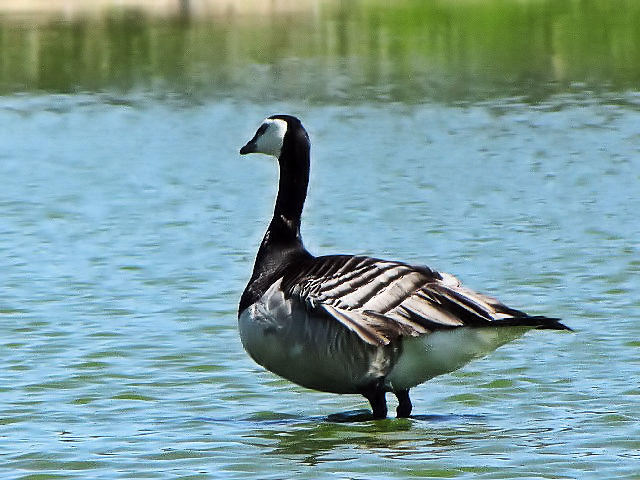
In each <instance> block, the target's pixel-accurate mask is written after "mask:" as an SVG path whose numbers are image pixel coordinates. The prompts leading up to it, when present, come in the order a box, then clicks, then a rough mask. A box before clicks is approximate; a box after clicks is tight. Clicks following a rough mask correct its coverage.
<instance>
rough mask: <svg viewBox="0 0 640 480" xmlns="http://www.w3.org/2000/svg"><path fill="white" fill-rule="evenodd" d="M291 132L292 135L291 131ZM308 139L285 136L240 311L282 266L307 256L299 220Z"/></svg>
mask: <svg viewBox="0 0 640 480" xmlns="http://www.w3.org/2000/svg"><path fill="white" fill-rule="evenodd" d="M291 133H294V132H291ZM309 150H310V145H309V139H308V137H307V134H306V132H305V131H304V130H302V129H301V131H300V132H297V134H294V135H287V137H285V141H284V144H283V146H282V151H281V154H280V158H278V163H279V164H280V182H279V187H278V197H277V198H276V206H275V208H274V211H273V218H272V219H271V223H270V224H269V228H268V229H267V232H266V233H265V235H264V238H263V239H262V243H261V244H260V249H259V250H258V255H257V257H256V263H255V265H254V266H253V274H252V275H251V280H249V284H248V285H247V288H246V289H245V291H244V293H243V294H242V298H241V300H240V312H242V311H243V310H244V309H245V308H246V307H247V306H249V305H251V304H252V303H254V302H255V301H257V300H258V299H259V298H260V297H261V296H262V295H263V294H264V293H265V292H266V290H267V289H268V288H269V286H270V285H271V284H272V283H273V282H274V281H275V280H276V279H277V277H278V275H281V272H282V268H284V267H285V266H286V265H289V264H291V263H292V262H295V261H296V260H301V259H304V258H308V257H310V256H311V255H310V254H309V252H307V251H306V250H305V248H304V246H303V245H302V237H301V235H300V217H301V215H302V208H303V206H304V201H305V198H306V196H307V186H308V184H309Z"/></svg>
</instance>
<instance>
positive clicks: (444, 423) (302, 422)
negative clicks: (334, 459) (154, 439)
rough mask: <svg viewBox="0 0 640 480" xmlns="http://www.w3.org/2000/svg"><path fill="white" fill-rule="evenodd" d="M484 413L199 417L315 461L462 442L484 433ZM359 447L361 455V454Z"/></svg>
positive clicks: (270, 450)
mask: <svg viewBox="0 0 640 480" xmlns="http://www.w3.org/2000/svg"><path fill="white" fill-rule="evenodd" d="M486 418H487V417H486V416H485V415H470V414H446V415H436V414H431V415H412V416H411V417H409V418H398V419H396V418H393V417H390V418H386V419H374V418H373V415H372V414H371V412H370V411H369V410H352V411H346V412H340V413H335V414H331V415H329V416H298V415H289V414H284V413H274V412H260V413H257V414H254V415H252V416H250V417H248V418H241V419H238V418H227V419H219V418H202V417H201V418H199V419H198V420H199V421H202V422H210V423H214V424H220V423H223V424H224V425H230V424H232V425H233V426H235V427H236V428H238V429H239V431H238V432H237V433H238V434H239V435H240V436H241V437H242V439H243V440H242V442H243V443H246V444H249V445H253V446H254V447H256V448H258V449H259V450H261V451H262V452H263V453H265V454H268V455H279V456H285V457H287V458H291V457H295V458H297V459H298V461H299V462H301V463H304V464H306V465H315V464H318V463H321V462H323V461H325V459H327V458H331V455H328V456H327V454H328V453H330V452H334V453H336V452H340V453H338V455H339V456H342V455H347V456H349V455H351V454H353V452H360V453H363V452H375V453H376V455H378V454H379V453H380V452H386V453H385V455H388V456H390V457H398V458H399V457H403V456H405V455H412V454H416V453H418V452H421V454H422V453H425V452H431V453H432V454H437V452H439V451H444V452H448V453H447V454H449V453H450V450H452V449H454V450H455V449H457V448H463V447H464V445H466V444H467V443H470V442H476V441H477V440H478V439H480V438H483V436H485V435H486V433H487V430H490V428H487V426H486V425H485V422H484V420H486ZM360 453H358V455H359V454H360Z"/></svg>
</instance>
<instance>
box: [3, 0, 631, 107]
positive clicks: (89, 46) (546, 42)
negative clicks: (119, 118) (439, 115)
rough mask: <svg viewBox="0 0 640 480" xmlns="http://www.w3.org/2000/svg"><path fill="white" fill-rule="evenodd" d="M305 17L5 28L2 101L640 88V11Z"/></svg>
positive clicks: (359, 7)
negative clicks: (66, 96) (41, 96)
mask: <svg viewBox="0 0 640 480" xmlns="http://www.w3.org/2000/svg"><path fill="white" fill-rule="evenodd" d="M321 5H322V6H321V8H320V9H319V10H312V9H309V11H308V12H307V13H305V14H301V13H300V12H297V13H296V14H295V15H294V14H278V15H276V14H274V15H270V16H266V17H265V16H264V15H263V16H258V15H256V16H251V15H233V14H231V13H230V14H228V15H224V16H213V17H208V18H185V17H182V18H175V19H166V18H165V19H163V18H159V17H157V16H152V15H147V14H145V13H144V12H142V11H117V10H116V11H111V12H109V13H107V14H105V15H104V16H102V17H99V18H84V19H76V20H74V21H73V22H65V21H59V20H56V19H52V18H48V19H47V20H43V19H38V20H33V21H30V20H29V19H28V18H27V19H25V18H24V17H23V18H21V19H20V20H15V19H11V18H10V17H0V55H1V58H2V62H1V64H0V94H9V93H15V92H33V91H45V92H61V93H67V92H77V91H89V92H96V91H98V92H99V91H124V92H129V91H132V90H141V91H145V92H146V91H152V92H158V93H163V92H167V93H173V92H177V93H181V94H189V95H194V96H200V95H202V96H223V97H232V96H235V95H242V96H245V97H246V96H247V95H248V96H249V97H250V98H252V99H255V100H272V99H276V100H277V99H292V98H294V99H295V98H298V99H304V100H307V101H312V102H313V101H317V102H332V101H358V100H361V99H368V100H376V99H379V100H384V101H387V100H393V101H409V102H415V101H424V100H433V99H436V100H444V101H456V100H481V99H484V98H492V97H495V96H519V97H523V98H524V99H525V100H527V101H537V100H538V99H542V98H545V97H546V96H548V95H550V94H554V93H559V92H571V91H576V90H578V91H582V90H590V89H595V90H600V91H616V92H620V91H626V90H637V88H638V85H640V28H638V25H640V2H637V1H634V0H615V1H612V0H537V1H535V0H531V1H524V2H523V1H511V0H491V1H486V2H480V1H477V2H474V1H423V0H405V1H399V2H394V3H392V4H388V2H381V1H376V0H370V1H364V2H339V3H336V2H326V3H323V4H321Z"/></svg>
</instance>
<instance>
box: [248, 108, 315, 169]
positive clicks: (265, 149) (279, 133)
mask: <svg viewBox="0 0 640 480" xmlns="http://www.w3.org/2000/svg"><path fill="white" fill-rule="evenodd" d="M301 145H302V146H306V148H307V149H308V148H309V137H308V135H307V132H306V131H305V129H304V127H303V126H302V123H301V122H300V120H299V119H297V118H296V117H294V116H291V115H271V116H270V117H268V118H266V119H264V121H263V122H262V125H260V127H259V128H258V130H257V131H256V133H255V135H254V136H253V138H252V139H251V140H249V141H248V142H247V144H246V145H245V146H244V147H242V148H241V149H240V154H241V155H246V154H248V153H263V154H265V155H272V156H274V157H276V158H280V157H281V156H282V152H283V150H285V149H288V148H287V147H289V148H291V147H294V148H295V147H300V146H301Z"/></svg>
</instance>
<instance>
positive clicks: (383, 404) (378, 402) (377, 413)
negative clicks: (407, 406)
mask: <svg viewBox="0 0 640 480" xmlns="http://www.w3.org/2000/svg"><path fill="white" fill-rule="evenodd" d="M360 393H361V394H362V396H363V397H364V398H366V399H367V400H369V403H370V404H371V410H373V418H375V419H380V418H387V399H386V398H385V391H384V390H383V389H382V388H380V386H379V385H377V384H373V385H370V386H369V387H367V388H365V389H363V390H362V391H361V392H360Z"/></svg>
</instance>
